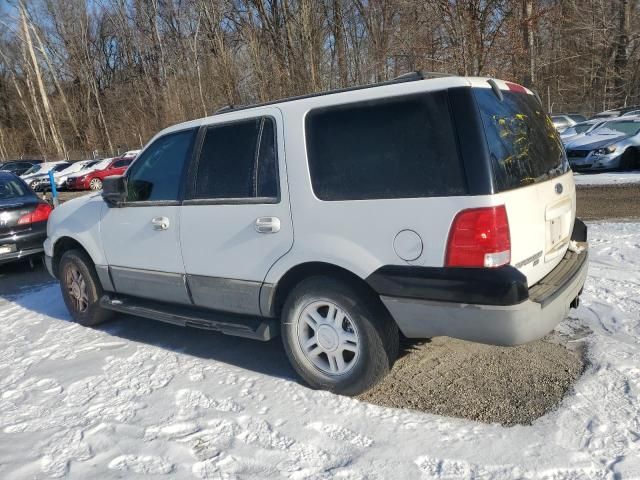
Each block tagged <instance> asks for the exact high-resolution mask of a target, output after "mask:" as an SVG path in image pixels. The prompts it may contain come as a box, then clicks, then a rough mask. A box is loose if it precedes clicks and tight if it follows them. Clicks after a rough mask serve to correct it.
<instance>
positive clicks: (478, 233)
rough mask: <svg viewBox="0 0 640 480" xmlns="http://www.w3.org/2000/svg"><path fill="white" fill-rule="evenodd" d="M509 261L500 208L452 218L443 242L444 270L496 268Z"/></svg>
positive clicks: (505, 225) (504, 219) (506, 221)
mask: <svg viewBox="0 0 640 480" xmlns="http://www.w3.org/2000/svg"><path fill="white" fill-rule="evenodd" d="M510 261H511V238H510V235H509V219H508V218H507V210H506V209H505V208H504V205H500V206H498V207H486V208H472V209H469V210H463V211H461V212H460V213H458V214H457V215H456V218H455V219H454V220H453V224H452V225H451V231H450V232H449V241H448V242H447V257H446V266H447V267H488V268H492V267H500V266H502V265H506V264H508V263H509V262H510Z"/></svg>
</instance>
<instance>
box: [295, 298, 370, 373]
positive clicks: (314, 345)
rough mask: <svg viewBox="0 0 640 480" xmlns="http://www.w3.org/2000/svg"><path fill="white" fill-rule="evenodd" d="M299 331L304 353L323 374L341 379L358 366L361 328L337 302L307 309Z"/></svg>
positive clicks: (299, 341) (299, 321)
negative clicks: (359, 329)
mask: <svg viewBox="0 0 640 480" xmlns="http://www.w3.org/2000/svg"><path fill="white" fill-rule="evenodd" d="M297 330H298V332H297V334H298V343H299V345H300V350H301V351H302V353H303V355H304V356H305V358H306V359H307V360H308V361H309V362H310V363H311V364H312V365H313V366H314V367H315V368H317V369H318V370H320V371H321V372H322V373H324V374H326V375H330V376H340V375H344V374H346V373H348V372H349V371H350V370H351V369H353V367H354V366H355V365H356V363H357V361H358V357H359V356H360V345H361V342H360V337H359V334H358V329H357V327H356V326H355V324H354V323H353V322H352V321H351V319H350V318H349V316H348V315H347V314H346V312H345V311H344V310H342V309H341V308H340V307H339V306H338V305H336V304H335V303H333V302H330V301H328V300H322V301H316V302H312V303H310V304H308V305H307V306H305V307H304V308H303V309H302V312H301V313H300V316H299V317H298V322H297Z"/></svg>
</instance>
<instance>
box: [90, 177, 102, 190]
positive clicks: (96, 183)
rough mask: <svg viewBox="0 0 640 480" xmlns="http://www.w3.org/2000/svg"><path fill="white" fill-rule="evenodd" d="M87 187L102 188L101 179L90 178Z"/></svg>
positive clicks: (91, 188) (92, 188)
mask: <svg viewBox="0 0 640 480" xmlns="http://www.w3.org/2000/svg"><path fill="white" fill-rule="evenodd" d="M89 189H90V190H93V191H97V190H102V180H100V179H99V178H92V179H91V181H90V182H89Z"/></svg>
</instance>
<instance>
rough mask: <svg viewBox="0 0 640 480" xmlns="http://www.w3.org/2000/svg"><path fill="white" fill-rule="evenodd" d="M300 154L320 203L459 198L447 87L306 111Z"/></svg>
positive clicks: (462, 184) (462, 188)
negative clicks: (304, 144) (304, 139)
mask: <svg viewBox="0 0 640 480" xmlns="http://www.w3.org/2000/svg"><path fill="white" fill-rule="evenodd" d="M305 127H306V136H307V152H308V159H309V170H310V173H311V183H312V185H313V191H314V193H315V194H316V196H317V197H318V198H319V199H321V200H364V199H383V198H417V197H430V196H449V195H462V194H464V193H466V191H467V188H466V181H465V177H464V171H463V168H462V164H461V160H460V157H459V155H458V150H457V144H456V137H455V134H454V130H453V127H452V121H451V116H450V113H449V102H448V96H447V92H446V91H440V92H433V93H424V94H419V95H408V96H402V97H395V98H386V99H383V100H373V101H367V102H359V103H351V104H345V105H338V106H332V107H327V108H322V109H317V110H312V111H311V112H309V114H308V115H307V118H306V126H305Z"/></svg>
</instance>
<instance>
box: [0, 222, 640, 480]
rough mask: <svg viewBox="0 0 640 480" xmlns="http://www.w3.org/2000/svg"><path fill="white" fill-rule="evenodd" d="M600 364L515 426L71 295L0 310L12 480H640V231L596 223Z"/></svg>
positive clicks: (593, 353) (588, 311)
mask: <svg viewBox="0 0 640 480" xmlns="http://www.w3.org/2000/svg"><path fill="white" fill-rule="evenodd" d="M590 241H591V248H592V250H591V268H590V278H589V281H588V284H587V286H586V288H585V293H584V296H583V303H582V306H581V307H580V309H579V310H577V311H573V313H572V315H571V318H570V319H569V320H567V321H565V322H563V324H561V326H560V328H561V329H563V330H565V331H580V330H583V329H584V327H588V328H589V329H591V330H592V331H593V333H591V334H590V335H589V336H588V337H587V343H588V345H589V358H590V362H591V364H590V366H589V367H588V370H587V372H586V373H585V375H584V376H583V377H582V378H581V379H580V380H579V381H578V383H577V384H576V386H575V390H574V391H573V392H571V393H570V394H569V396H568V397H567V398H565V400H564V401H563V403H562V405H561V406H560V408H559V409H558V410H557V411H555V412H553V413H551V414H548V415H546V416H545V417H543V418H541V419H539V420H538V421H536V422H535V423H534V424H533V425H532V426H516V427H510V428H505V427H502V426H500V425H486V424H480V423H474V422H471V421H467V420H461V419H452V418H445V417H439V416H435V415H429V414H423V413H418V412H412V411H402V410H395V409H389V408H381V407H376V406H372V405H368V404H364V403H361V402H359V401H357V400H353V399H349V398H344V397H339V396H335V395H332V394H329V393H325V392H315V391H311V390H309V389H307V388H304V387H302V386H300V385H298V384H297V383H296V382H295V381H294V380H293V377H292V373H291V370H290V369H289V367H288V366H287V362H286V360H285V357H284V354H283V353H282V350H281V349H280V347H279V346H278V343H277V342H271V343H268V344H263V343H257V342H250V341H246V340H242V339H235V338H229V337H223V336H218V335H216V334H212V333H208V332H201V331H196V330H188V329H179V328H177V327H173V326H168V325H162V324H159V323H154V322H151V321H147V320H141V319H135V318H130V317H129V318H123V319H120V320H117V321H115V322H114V323H111V324H109V325H108V326H106V327H104V328H103V329H100V330H92V329H87V328H82V327H80V326H78V325H75V324H73V323H71V322H70V321H69V316H68V314H67V312H66V310H65V307H64V305H63V302H62V300H61V297H60V294H59V291H58V288H57V287H55V286H50V287H45V288H44V289H40V290H37V291H33V292H30V293H26V294H21V295H20V296H17V297H13V298H9V299H0V478H2V479H13V478H47V477H61V476H65V475H68V476H69V477H71V478H79V479H86V478H122V477H127V478H128V477H142V476H145V477H147V476H150V477H153V478H159V477H162V476H172V477H174V478H224V479H227V478H229V479H231V478H291V479H302V478H318V479H323V478H339V479H364V478H371V479H378V478H380V479H382V478H385V479H386V478H392V479H411V478H439V479H454V478H455V479H465V478H483V479H484V478H486V479H489V478H497V479H500V478H525V479H559V480H560V479H563V480H565V479H591V478H594V479H600V478H606V479H609V478H610V479H617V478H625V479H627V478H628V479H638V478H640V400H639V393H640V224H637V223H620V224H597V225H591V226H590Z"/></svg>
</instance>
